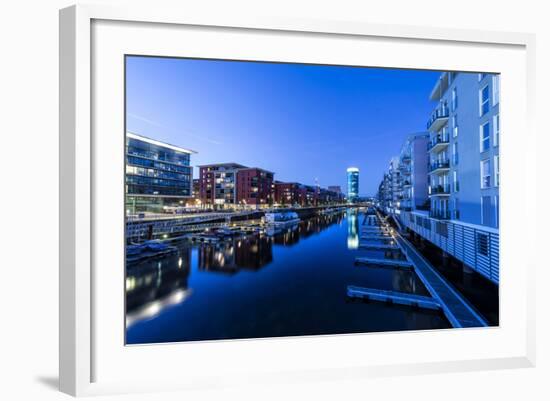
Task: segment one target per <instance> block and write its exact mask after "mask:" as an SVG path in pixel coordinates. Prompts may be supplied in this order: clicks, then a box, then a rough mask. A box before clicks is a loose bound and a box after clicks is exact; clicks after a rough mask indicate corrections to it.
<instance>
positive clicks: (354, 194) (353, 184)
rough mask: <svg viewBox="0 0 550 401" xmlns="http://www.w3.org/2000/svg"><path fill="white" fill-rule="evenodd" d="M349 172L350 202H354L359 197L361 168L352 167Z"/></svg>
mask: <svg viewBox="0 0 550 401" xmlns="http://www.w3.org/2000/svg"><path fill="white" fill-rule="evenodd" d="M347 173H348V202H349V203H353V202H355V201H357V198H358V197H359V169H358V168H357V167H350V168H348V170H347Z"/></svg>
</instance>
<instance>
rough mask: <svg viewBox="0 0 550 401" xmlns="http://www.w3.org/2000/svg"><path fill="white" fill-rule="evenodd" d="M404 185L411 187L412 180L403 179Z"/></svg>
mask: <svg viewBox="0 0 550 401" xmlns="http://www.w3.org/2000/svg"><path fill="white" fill-rule="evenodd" d="M403 186H404V187H410V186H411V182H410V181H409V180H405V181H403Z"/></svg>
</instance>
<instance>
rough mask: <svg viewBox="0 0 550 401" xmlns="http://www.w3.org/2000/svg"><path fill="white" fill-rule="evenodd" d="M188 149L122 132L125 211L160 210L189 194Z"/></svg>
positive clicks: (183, 201) (182, 202)
mask: <svg viewBox="0 0 550 401" xmlns="http://www.w3.org/2000/svg"><path fill="white" fill-rule="evenodd" d="M193 153H195V152H194V151H192V150H188V149H184V148H181V147H179V146H174V145H170V144H167V143H163V142H160V141H157V140H155V139H151V138H147V137H144V136H141V135H137V134H134V133H131V132H127V133H126V214H127V215H128V214H136V213H162V212H166V211H167V210H173V208H175V207H181V206H185V205H186V202H187V201H188V200H189V199H190V198H191V197H192V194H193V192H192V177H193V168H192V167H191V165H190V163H191V160H190V159H191V154H193Z"/></svg>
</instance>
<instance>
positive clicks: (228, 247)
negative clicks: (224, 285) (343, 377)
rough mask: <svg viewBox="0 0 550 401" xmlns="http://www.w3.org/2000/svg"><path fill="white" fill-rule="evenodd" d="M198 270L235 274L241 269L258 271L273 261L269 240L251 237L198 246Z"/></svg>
mask: <svg viewBox="0 0 550 401" xmlns="http://www.w3.org/2000/svg"><path fill="white" fill-rule="evenodd" d="M198 254H199V269H200V270H204V271H209V272H218V273H226V274H235V273H237V272H238V271H239V270H241V269H250V270H259V269H261V268H262V267H264V266H266V265H267V264H268V263H270V262H271V261H272V260H273V251H272V244H271V240H270V238H269V237H267V236H264V235H262V236H259V235H251V236H248V237H245V238H238V239H234V240H232V241H230V242H222V243H218V244H201V245H199V251H198Z"/></svg>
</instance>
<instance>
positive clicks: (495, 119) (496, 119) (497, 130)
mask: <svg viewBox="0 0 550 401" xmlns="http://www.w3.org/2000/svg"><path fill="white" fill-rule="evenodd" d="M499 136H500V116H499V115H498V114H497V115H496V116H494V117H493V146H498V142H499V139H500V138H499Z"/></svg>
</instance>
